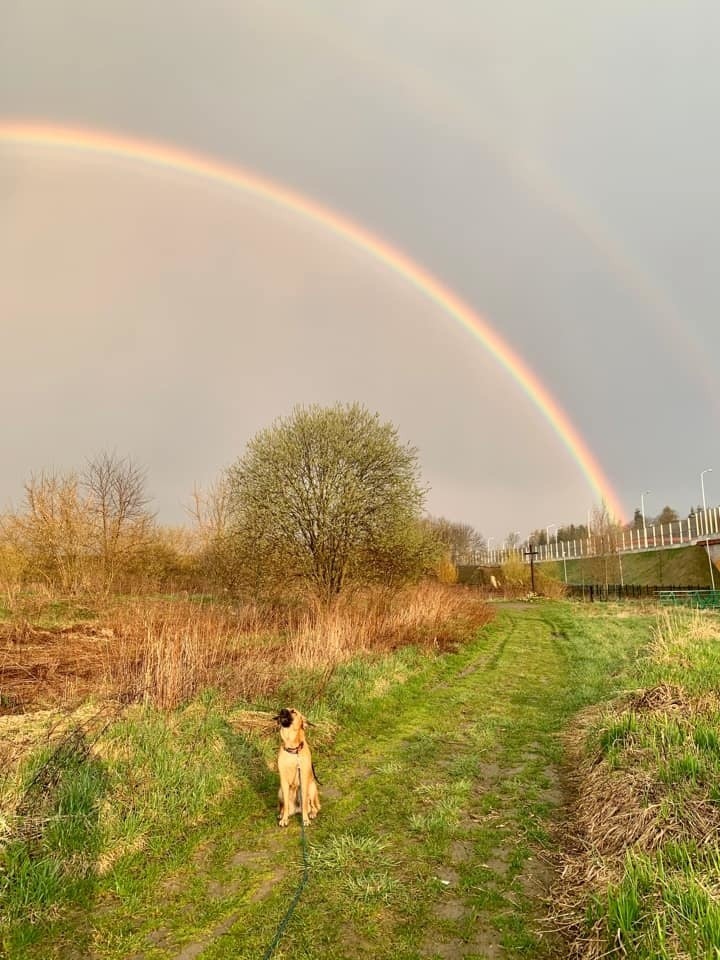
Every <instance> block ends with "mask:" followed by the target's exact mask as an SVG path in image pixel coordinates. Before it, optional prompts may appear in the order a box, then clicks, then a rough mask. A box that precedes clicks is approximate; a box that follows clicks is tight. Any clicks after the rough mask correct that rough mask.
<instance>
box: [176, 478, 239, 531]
mask: <svg viewBox="0 0 720 960" xmlns="http://www.w3.org/2000/svg"><path fill="white" fill-rule="evenodd" d="M187 511H188V513H189V514H190V516H191V517H192V519H193V521H194V524H195V529H196V531H197V535H198V537H199V540H200V544H201V546H202V547H203V548H208V547H209V546H211V545H212V544H213V543H216V542H217V541H218V540H221V539H222V538H223V537H225V536H226V535H227V532H228V529H229V526H230V487H229V485H228V482H227V478H226V477H225V476H224V475H223V476H220V477H219V478H218V479H217V480H215V481H213V483H211V484H210V486H209V487H208V488H207V490H202V489H201V488H200V487H198V486H195V488H194V489H193V492H192V499H191V502H190V505H189V506H188V507H187Z"/></svg>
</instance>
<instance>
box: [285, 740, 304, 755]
mask: <svg viewBox="0 0 720 960" xmlns="http://www.w3.org/2000/svg"><path fill="white" fill-rule="evenodd" d="M304 746H305V742H304V741H303V742H302V743H299V744H298V745H297V746H296V747H283V750H284V751H285V752H286V753H300V751H301V750H302V748H303V747H304Z"/></svg>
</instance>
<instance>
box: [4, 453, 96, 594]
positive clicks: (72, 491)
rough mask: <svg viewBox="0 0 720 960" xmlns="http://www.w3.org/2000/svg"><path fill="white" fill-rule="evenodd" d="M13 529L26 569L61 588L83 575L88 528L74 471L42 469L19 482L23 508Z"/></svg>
mask: <svg viewBox="0 0 720 960" xmlns="http://www.w3.org/2000/svg"><path fill="white" fill-rule="evenodd" d="M15 532H16V535H17V537H18V540H19V543H20V544H21V549H22V550H23V551H24V553H25V555H26V557H27V559H28V563H29V567H30V570H31V572H32V574H34V575H35V576H38V577H40V578H41V579H43V580H45V581H46V582H47V583H48V584H49V585H51V586H56V587H59V588H60V589H61V590H62V591H63V592H65V593H77V592H78V591H80V590H81V589H82V587H83V585H84V584H85V582H86V577H87V558H88V553H89V549H90V542H91V528H90V523H89V518H88V516H87V511H86V510H85V508H84V504H83V502H82V494H81V491H80V484H79V480H78V477H77V475H76V474H74V473H69V474H65V475H63V474H57V473H53V472H46V471H43V472H42V473H39V474H33V475H32V476H31V477H30V479H29V480H28V481H27V483H26V484H25V510H24V512H23V513H22V514H20V515H18V516H17V517H16V518H15Z"/></svg>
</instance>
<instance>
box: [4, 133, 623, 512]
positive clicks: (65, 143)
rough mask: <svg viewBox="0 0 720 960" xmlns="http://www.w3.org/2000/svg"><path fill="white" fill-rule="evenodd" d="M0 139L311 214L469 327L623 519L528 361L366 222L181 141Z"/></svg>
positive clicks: (54, 136)
mask: <svg viewBox="0 0 720 960" xmlns="http://www.w3.org/2000/svg"><path fill="white" fill-rule="evenodd" d="M0 143H6V144H11V145H13V144H14V145H18V146H23V145H24V146H33V145H37V146H43V147H56V148H63V149H69V150H81V151H84V152H89V153H95V154H102V155H108V156H113V157H121V158H125V159H129V160H133V161H136V162H139V163H144V164H147V165H150V166H153V167H156V168H158V169H169V170H174V171H176V172H181V173H183V174H187V175H189V176H193V177H198V178H200V179H202V180H206V181H213V182H215V183H219V184H223V185H225V186H228V187H232V188H234V189H236V190H242V191H244V192H245V193H248V194H252V195H254V196H256V197H260V198H262V199H263V200H266V201H268V202H270V203H273V204H275V205H277V206H279V207H282V208H283V209H285V210H290V211H292V212H293V213H295V214H297V215H299V216H302V217H305V218H306V219H308V220H310V221H312V222H313V223H315V224H319V225H320V226H322V227H323V228H324V229H325V230H327V231H329V232H330V233H333V234H335V236H337V237H339V238H341V239H342V240H345V241H347V242H349V243H351V244H353V245H354V246H355V247H357V248H359V249H360V250H362V251H364V252H365V253H366V254H368V255H369V256H371V257H374V258H375V259H376V260H379V261H380V262H381V263H383V264H384V265H385V266H387V267H388V268H389V269H391V270H393V271H394V272H395V273H397V274H399V275H400V276H401V277H403V279H404V280H406V281H407V282H408V283H410V284H411V285H412V286H413V287H415V288H416V289H417V290H419V291H420V292H421V293H422V294H423V295H424V296H425V297H427V298H428V299H429V300H431V301H433V302H434V303H436V304H437V305H438V306H439V307H440V308H441V310H443V311H444V312H445V313H447V314H449V315H450V316H451V317H453V318H454V319H455V320H457V321H458V323H460V324H461V325H462V326H463V327H465V329H466V330H468V331H469V332H470V333H471V334H472V335H473V336H474V337H475V338H476V339H477V340H479V341H480V343H481V344H482V345H483V346H484V347H485V349H486V350H488V351H489V352H490V354H491V355H492V356H493V357H494V358H495V359H496V360H497V361H498V363H499V364H500V365H501V366H502V367H504V368H505V370H507V372H508V373H509V374H510V376H511V377H512V378H513V380H515V382H516V383H517V384H518V385H519V386H520V387H521V388H522V390H523V391H524V392H525V393H526V394H527V396H528V397H529V399H530V400H531V401H532V403H533V404H534V405H535V406H536V407H537V408H538V410H540V412H541V413H542V414H543V416H544V417H545V419H546V420H547V421H548V423H549V424H550V425H551V426H552V428H553V430H554V431H555V433H556V434H557V436H558V437H559V438H560V440H561V442H562V443H563V444H564V446H565V447H566V448H567V450H568V451H569V453H570V455H571V456H572V458H573V459H574V460H575V461H576V463H577V464H578V466H579V468H580V470H581V471H582V473H583V474H584V476H585V477H586V479H587V481H588V483H589V485H590V487H591V488H592V490H593V492H594V494H595V495H596V497H597V498H598V499H599V500H601V501H604V502H605V504H606V505H607V507H608V510H609V511H610V513H611V514H613V515H614V516H615V517H618V518H621V517H622V516H623V510H622V507H621V506H620V501H619V499H618V497H617V495H616V493H615V491H614V490H613V488H612V486H611V484H610V482H609V480H608V479H607V477H606V476H605V474H604V472H603V470H602V469H601V467H600V465H599V463H598V462H597V460H596V459H595V457H594V456H593V454H592V452H591V451H590V449H589V447H588V446H587V444H586V443H585V441H584V440H583V438H582V437H581V436H580V434H579V433H578V431H577V430H576V428H575V427H574V426H573V424H572V422H571V421H570V418H569V417H568V415H567V414H566V413H565V411H564V410H563V409H562V407H560V405H559V404H558V402H557V401H556V400H555V399H554V397H553V396H552V395H551V394H550V392H549V390H547V388H546V387H545V386H544V385H543V384H542V383H541V382H540V380H539V379H538V378H537V376H536V375H535V374H534V373H533V372H532V370H530V368H529V367H528V366H527V365H526V364H525V362H524V361H523V360H522V359H521V358H520V357H519V356H518V355H517V354H516V353H515V352H514V350H512V349H511V347H510V346H509V345H508V344H507V343H506V342H505V341H504V340H503V339H502V337H500V336H499V334H498V333H497V332H496V331H495V330H493V329H492V327H491V326H490V324H489V323H488V322H487V320H486V319H484V318H483V317H482V316H481V315H480V314H479V313H477V312H476V311H475V310H473V309H472V308H471V307H470V306H468V304H466V303H465V302H464V301H463V300H462V299H461V298H460V297H459V296H457V294H455V293H453V291H452V290H450V289H449V288H448V287H446V286H445V285H444V284H443V283H442V282H441V281H440V280H438V279H437V278H436V277H434V276H433V275H432V274H431V273H429V272H428V271H427V270H425V269H424V268H423V267H421V266H420V265H419V264H417V263H415V261H413V260H412V259H411V258H410V257H408V256H407V255H406V254H405V253H403V252H402V251H401V250H398V249H397V248H396V247H393V246H391V245H390V244H389V243H387V242H386V241H385V240H382V239H381V238H380V237H377V236H375V235H374V234H373V233H371V232H370V231H369V230H367V229H365V227H362V226H360V225H359V224H357V223H354V222H353V221H352V220H349V219H348V218H347V217H344V216H342V215H341V214H339V213H336V212H335V211H334V210H330V209H328V208H327V207H325V206H323V205H321V204H319V203H317V202H316V201H315V200H312V199H310V198H309V197H305V196H303V195H302V194H300V193H297V192H295V191H294V190H290V189H288V188H287V187H284V186H281V185H280V184H277V183H274V182H273V181H271V180H268V179H266V178H265V177H261V176H258V175H257V174H255V173H251V172H249V171H247V170H244V169H242V168H241V167H237V166H234V165H230V164H227V163H223V162H221V161H219V160H216V159H214V158H212V157H207V156H203V155H201V154H198V153H194V152H190V151H188V150H184V149H180V148H179V147H175V146H169V145H166V144H160V143H155V142H152V141H149V140H138V139H135V138H132V137H127V136H124V135H119V134H116V133H109V132H106V131H101V130H87V129H82V128H77V127H61V126H53V125H50V124H44V123H28V122H2V121H0Z"/></svg>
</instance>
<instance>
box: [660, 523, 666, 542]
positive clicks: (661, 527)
mask: <svg viewBox="0 0 720 960" xmlns="http://www.w3.org/2000/svg"><path fill="white" fill-rule="evenodd" d="M660 546H661V547H664V546H665V525H664V524H662V523H661V524H660Z"/></svg>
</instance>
